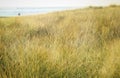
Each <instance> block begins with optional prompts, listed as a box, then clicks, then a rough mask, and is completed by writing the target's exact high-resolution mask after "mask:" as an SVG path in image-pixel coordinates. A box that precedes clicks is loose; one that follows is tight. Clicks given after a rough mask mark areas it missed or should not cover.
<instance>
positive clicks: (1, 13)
mask: <svg viewBox="0 0 120 78" xmlns="http://www.w3.org/2000/svg"><path fill="white" fill-rule="evenodd" d="M69 9H75V7H74V8H73V7H72V8H71V7H53V8H0V17H9V16H18V13H20V14H21V15H34V14H42V13H49V12H54V11H62V10H69Z"/></svg>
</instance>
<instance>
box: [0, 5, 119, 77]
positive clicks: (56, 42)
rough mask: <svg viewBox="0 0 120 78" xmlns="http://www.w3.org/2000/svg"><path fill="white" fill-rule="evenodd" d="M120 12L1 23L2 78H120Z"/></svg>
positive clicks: (24, 18) (85, 11)
mask: <svg viewBox="0 0 120 78" xmlns="http://www.w3.org/2000/svg"><path fill="white" fill-rule="evenodd" d="M119 21H120V7H109V8H108V7H107V8H100V9H99V8H86V9H81V10H72V11H63V12H55V13H49V14H43V15H36V16H21V17H12V18H0V78H119V77H120V53H119V52H120V22H119Z"/></svg>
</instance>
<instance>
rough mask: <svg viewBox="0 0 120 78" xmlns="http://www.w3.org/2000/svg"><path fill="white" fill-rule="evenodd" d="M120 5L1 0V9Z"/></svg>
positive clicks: (90, 0)
mask: <svg viewBox="0 0 120 78" xmlns="http://www.w3.org/2000/svg"><path fill="white" fill-rule="evenodd" d="M110 4H117V5H120V0H0V7H81V6H90V5H93V6H106V5H110Z"/></svg>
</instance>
